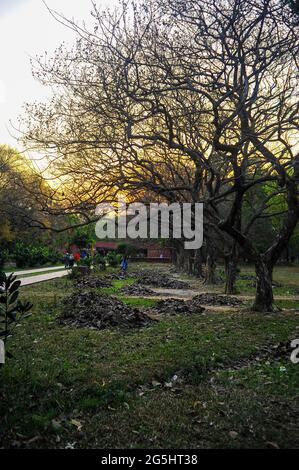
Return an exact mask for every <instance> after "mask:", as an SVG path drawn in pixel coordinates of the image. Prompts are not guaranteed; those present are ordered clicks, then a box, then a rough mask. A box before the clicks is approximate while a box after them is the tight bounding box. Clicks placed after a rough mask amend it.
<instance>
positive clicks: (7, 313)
mask: <svg viewBox="0 0 299 470" xmlns="http://www.w3.org/2000/svg"><path fill="white" fill-rule="evenodd" d="M16 279H17V276H14V275H13V274H10V275H9V276H6V274H5V273H1V274H0V291H1V294H0V317H1V322H0V339H1V341H3V342H4V344H6V342H7V339H8V338H9V337H10V336H11V335H12V333H13V331H14V329H15V327H16V326H17V324H18V323H19V322H20V320H21V319H22V318H26V317H28V316H29V315H30V313H29V311H30V310H31V308H32V304H31V303H30V302H25V303H22V302H21V301H20V300H18V298H19V293H20V292H19V287H20V285H21V281H17V280H16ZM6 356H7V357H12V354H10V353H8V352H6Z"/></svg>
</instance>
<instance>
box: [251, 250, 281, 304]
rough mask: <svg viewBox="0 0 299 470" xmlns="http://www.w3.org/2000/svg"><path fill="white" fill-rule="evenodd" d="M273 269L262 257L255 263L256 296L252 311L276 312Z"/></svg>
mask: <svg viewBox="0 0 299 470" xmlns="http://www.w3.org/2000/svg"><path fill="white" fill-rule="evenodd" d="M272 270H273V269H272V267H271V266H269V265H267V263H266V262H265V260H264V259H263V258H262V257H259V259H258V260H257V261H256V263H255V271H256V294H255V300H254V304H253V307H252V309H253V310H254V311H256V312H275V311H277V310H278V309H277V308H276V307H275V306H274V304H273V301H274V299H273V289H272Z"/></svg>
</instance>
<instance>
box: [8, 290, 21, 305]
mask: <svg viewBox="0 0 299 470" xmlns="http://www.w3.org/2000/svg"><path fill="white" fill-rule="evenodd" d="M18 297H19V291H15V292H13V294H12V295H11V297H10V299H9V305H11V304H13V303H14V302H16V301H17V299H18Z"/></svg>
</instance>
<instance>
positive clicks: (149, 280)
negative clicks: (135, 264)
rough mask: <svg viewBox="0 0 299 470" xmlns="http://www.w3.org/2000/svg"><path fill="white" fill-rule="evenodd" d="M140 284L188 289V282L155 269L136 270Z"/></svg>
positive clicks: (135, 274)
mask: <svg viewBox="0 0 299 470" xmlns="http://www.w3.org/2000/svg"><path fill="white" fill-rule="evenodd" d="M134 277H136V278H137V283H138V284H144V285H146V286H153V287H165V288H167V289H188V288H189V285H188V284H187V282H184V281H179V280H177V279H171V278H170V277H168V276H167V275H166V274H164V273H161V272H159V271H155V270H149V271H141V272H135V273H134Z"/></svg>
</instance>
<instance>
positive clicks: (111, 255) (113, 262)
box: [105, 251, 118, 268]
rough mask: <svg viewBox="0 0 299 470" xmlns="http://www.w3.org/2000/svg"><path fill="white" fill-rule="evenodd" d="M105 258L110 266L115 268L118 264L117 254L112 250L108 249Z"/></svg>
mask: <svg viewBox="0 0 299 470" xmlns="http://www.w3.org/2000/svg"><path fill="white" fill-rule="evenodd" d="M105 259H106V261H107V263H108V264H109V266H111V267H112V268H115V267H116V266H117V265H118V260H117V255H116V253H115V252H114V251H108V253H107V255H106V257H105Z"/></svg>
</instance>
